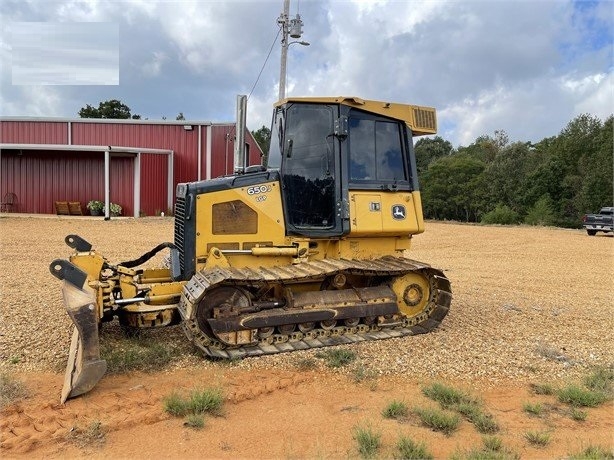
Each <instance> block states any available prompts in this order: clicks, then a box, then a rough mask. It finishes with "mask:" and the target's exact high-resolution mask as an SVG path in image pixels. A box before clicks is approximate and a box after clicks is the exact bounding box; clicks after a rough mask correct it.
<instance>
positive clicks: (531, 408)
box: [522, 402, 544, 417]
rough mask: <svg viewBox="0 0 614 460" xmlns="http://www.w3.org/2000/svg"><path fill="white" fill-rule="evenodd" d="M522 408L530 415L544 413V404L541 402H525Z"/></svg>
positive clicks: (537, 415) (536, 415)
mask: <svg viewBox="0 0 614 460" xmlns="http://www.w3.org/2000/svg"><path fill="white" fill-rule="evenodd" d="M522 409H523V410H524V411H525V412H526V413H527V414H529V415H533V416H535V417H539V416H540V415H541V414H542V411H543V409H544V408H543V406H542V405H541V404H540V403H535V404H531V403H528V402H527V403H524V404H523V406H522Z"/></svg>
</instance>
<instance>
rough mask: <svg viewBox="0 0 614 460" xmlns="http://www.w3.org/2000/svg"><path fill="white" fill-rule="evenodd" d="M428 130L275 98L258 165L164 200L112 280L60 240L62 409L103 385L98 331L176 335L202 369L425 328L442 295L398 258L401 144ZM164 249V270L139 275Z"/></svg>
mask: <svg viewBox="0 0 614 460" xmlns="http://www.w3.org/2000/svg"><path fill="white" fill-rule="evenodd" d="M242 111H243V113H244V109H243V110H241V109H239V110H238V111H237V112H238V113H241V112H242ZM243 120H244V119H243ZM436 129H437V122H436V114H435V110H434V109H432V108H429V107H422V106H416V105H407V104H397V103H389V102H378V101H371V100H363V99H359V98H357V97H321V98H288V99H284V100H282V101H279V102H278V103H277V104H276V105H275V108H274V113H273V122H272V129H271V142H270V148H269V150H268V153H267V154H266V155H265V156H264V157H263V159H262V164H261V165H254V166H246V165H245V160H244V153H242V152H241V148H240V147H239V149H238V155H237V158H235V169H236V170H235V173H234V174H233V175H231V176H224V177H219V178H216V179H212V180H206V181H199V182H192V183H180V184H178V185H177V188H176V202H175V209H174V223H175V228H174V242H172V243H170V242H168V243H161V244H160V245H158V246H157V247H155V248H153V249H152V250H151V251H150V252H148V253H146V254H144V255H143V256H141V257H139V258H138V259H136V260H132V261H129V262H123V263H121V264H115V265H114V264H112V263H111V262H109V261H108V260H107V259H105V258H104V257H103V256H102V255H101V254H100V253H98V252H97V251H95V250H93V249H92V245H91V244H90V243H88V242H87V241H86V240H84V239H83V238H81V237H79V236H77V235H69V236H67V237H66V239H65V241H66V243H67V244H68V246H70V247H71V248H72V249H73V250H74V253H73V254H72V255H71V256H70V259H69V260H68V261H67V260H61V259H58V260H55V261H53V262H52V263H51V265H50V271H51V273H52V274H53V275H54V276H56V277H57V278H59V279H61V280H63V287H62V291H63V297H64V306H65V308H66V310H67V312H68V314H69V315H70V317H71V319H72V321H73V323H74V325H75V328H74V332H73V337H72V343H71V348H70V353H69V358H68V364H67V368H66V378H65V383H64V388H63V390H62V397H61V399H62V402H64V401H66V399H68V398H72V397H75V396H78V395H80V394H83V393H85V392H87V391H89V390H91V389H92V388H93V387H94V385H96V383H97V382H98V381H99V380H100V379H101V378H102V376H103V374H104V373H105V371H106V362H105V361H104V359H102V358H101V356H100V347H99V327H100V326H101V324H102V323H103V322H107V321H113V320H118V321H119V323H120V324H121V325H122V326H124V327H126V328H155V327H163V326H170V325H175V324H181V327H182V328H183V331H184V332H185V335H186V336H187V338H188V340H190V341H191V342H192V343H193V344H194V345H195V346H196V347H197V348H198V349H200V351H201V352H202V353H203V354H204V355H206V356H208V357H212V358H232V359H235V358H243V357H250V356H262V355H268V354H273V353H280V352H289V351H294V350H306V349H311V348H318V347H325V346H331V345H339V344H351V343H354V342H361V341H365V340H378V339H386V338H392V337H403V336H408V335H414V334H421V333H426V332H429V331H431V330H433V329H434V328H436V327H437V326H438V325H439V324H440V322H441V321H442V320H443V318H444V317H445V316H446V315H447V313H448V309H449V306H450V302H451V299H452V294H451V288H450V283H449V281H448V279H447V278H446V276H445V275H444V274H443V273H442V272H441V271H440V270H437V269H435V268H432V267H430V266H429V265H427V264H425V263H422V262H417V261H414V260H411V259H409V258H407V257H406V252H407V251H408V250H409V249H410V246H411V241H412V237H413V235H416V234H419V233H422V232H423V231H424V222H423V216H422V205H421V201H420V192H419V188H418V178H417V172H416V161H415V155H414V151H413V140H412V138H413V137H415V136H421V135H428V134H434V133H435V132H436ZM240 132H243V130H242V129H241V127H240V123H238V127H237V136H238V137H237V142H236V144H237V145H243V144H244V143H243V142H241V139H240V136H239V133H240ZM242 155H243V157H242ZM166 249H168V250H169V251H170V255H169V257H168V258H167V260H168V264H166V265H167V266H165V267H160V268H156V269H142V268H139V267H140V266H141V265H143V264H144V263H145V262H147V261H148V260H150V259H151V258H152V257H153V256H154V255H155V254H157V253H158V252H160V251H162V250H166Z"/></svg>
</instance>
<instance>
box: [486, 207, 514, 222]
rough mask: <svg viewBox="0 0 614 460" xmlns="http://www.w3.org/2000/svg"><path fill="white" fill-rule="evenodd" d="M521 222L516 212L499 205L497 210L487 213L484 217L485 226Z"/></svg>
mask: <svg viewBox="0 0 614 460" xmlns="http://www.w3.org/2000/svg"><path fill="white" fill-rule="evenodd" d="M519 221H520V216H519V215H518V213H517V212H516V211H514V210H513V209H511V208H510V207H509V206H507V205H505V204H498V205H497V206H496V207H495V209H493V210H492V211H489V212H487V213H486V214H484V216H483V217H482V223H483V224H500V225H512V224H517V223H518V222H519Z"/></svg>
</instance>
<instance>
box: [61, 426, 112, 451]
mask: <svg viewBox="0 0 614 460" xmlns="http://www.w3.org/2000/svg"><path fill="white" fill-rule="evenodd" d="M105 436H106V432H105V429H104V427H103V426H102V423H101V422H100V421H99V420H94V421H92V422H91V423H90V424H89V425H88V426H87V427H86V428H81V427H79V426H73V427H72V428H71V429H70V431H69V432H68V434H67V435H66V440H67V441H70V442H71V443H73V444H75V445H76V446H77V447H79V448H81V449H83V448H84V447H101V446H102V445H103V444H104V443H105V442H106V437H105Z"/></svg>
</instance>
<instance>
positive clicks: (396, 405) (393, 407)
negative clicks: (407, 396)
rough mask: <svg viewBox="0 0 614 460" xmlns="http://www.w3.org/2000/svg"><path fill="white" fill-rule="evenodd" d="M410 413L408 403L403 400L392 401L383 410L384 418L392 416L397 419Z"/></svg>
mask: <svg viewBox="0 0 614 460" xmlns="http://www.w3.org/2000/svg"><path fill="white" fill-rule="evenodd" d="M408 414H409V409H408V408H407V405H406V404H405V403H404V402H402V401H392V402H391V403H390V404H388V405H387V406H386V407H385V408H384V410H383V411H382V415H383V416H384V418H391V419H397V420H398V419H402V418H405V417H407V415H408Z"/></svg>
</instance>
